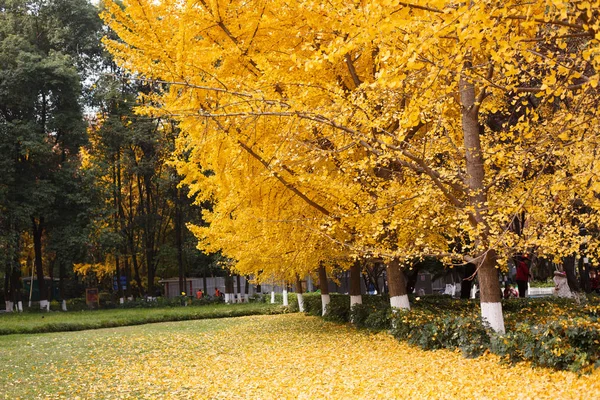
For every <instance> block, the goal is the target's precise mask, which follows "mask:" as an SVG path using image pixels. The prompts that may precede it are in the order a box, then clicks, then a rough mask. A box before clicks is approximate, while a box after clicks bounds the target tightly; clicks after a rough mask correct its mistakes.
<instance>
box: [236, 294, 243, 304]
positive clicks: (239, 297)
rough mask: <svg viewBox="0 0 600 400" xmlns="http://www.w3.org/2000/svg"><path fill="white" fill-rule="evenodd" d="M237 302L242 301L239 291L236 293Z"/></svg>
mask: <svg viewBox="0 0 600 400" xmlns="http://www.w3.org/2000/svg"><path fill="white" fill-rule="evenodd" d="M237 302H238V303H242V294H241V293H238V295H237Z"/></svg>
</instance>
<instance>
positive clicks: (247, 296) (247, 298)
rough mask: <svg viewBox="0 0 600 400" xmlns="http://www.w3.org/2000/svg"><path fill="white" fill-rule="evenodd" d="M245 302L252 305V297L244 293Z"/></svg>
mask: <svg viewBox="0 0 600 400" xmlns="http://www.w3.org/2000/svg"><path fill="white" fill-rule="evenodd" d="M244 301H245V302H246V303H250V295H249V294H247V293H244Z"/></svg>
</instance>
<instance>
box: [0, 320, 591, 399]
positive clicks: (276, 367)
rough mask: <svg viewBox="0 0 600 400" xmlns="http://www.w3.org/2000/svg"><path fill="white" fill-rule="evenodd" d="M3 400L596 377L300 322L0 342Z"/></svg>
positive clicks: (564, 386) (518, 394) (522, 392)
mask: <svg viewBox="0 0 600 400" xmlns="http://www.w3.org/2000/svg"><path fill="white" fill-rule="evenodd" d="M0 348H1V349H2V352H0V387H2V392H3V396H4V398H7V399H15V398H23V399H30V398H69V399H73V398H78V397H79V398H178V399H179V398H203V399H204V398H216V399H218V398H223V399H224V398H256V399H263V398H264V399H267V398H306V399H311V398H344V399H348V398H390V399H391V398H394V399H398V398H419V399H421V398H501V399H502V398H538V399H541V398H553V399H556V398H561V399H566V398H596V397H598V396H600V379H599V378H600V373H598V372H594V373H592V374H589V375H577V374H575V373H572V372H565V371H551V370H548V369H541V368H531V367H530V366H529V365H528V364H525V363H519V364H517V365H514V366H508V365H502V364H500V363H499V359H498V357H496V356H492V355H485V356H483V357H479V358H477V359H467V358H464V357H463V356H462V355H461V354H460V353H459V352H451V351H449V350H435V351H423V350H421V349H419V348H417V347H414V346H411V345H408V344H405V343H399V342H398V341H396V340H395V339H394V338H393V337H391V336H390V335H388V334H386V333H377V334H372V333H366V332H365V331H357V330H356V329H354V328H352V327H349V326H346V325H339V324H334V323H330V322H326V321H323V320H321V319H319V318H316V317H311V316H305V315H302V314H287V315H277V316H252V317H240V318H231V319H218V320H202V321H185V322H169V323H161V324H152V325H140V326H131V327H123V328H113V329H99V330H93V331H84V332H64V333H50V334H37V335H9V336H3V337H0Z"/></svg>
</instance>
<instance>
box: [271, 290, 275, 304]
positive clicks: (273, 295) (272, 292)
mask: <svg viewBox="0 0 600 400" xmlns="http://www.w3.org/2000/svg"><path fill="white" fill-rule="evenodd" d="M271 304H275V292H274V291H273V290H271Z"/></svg>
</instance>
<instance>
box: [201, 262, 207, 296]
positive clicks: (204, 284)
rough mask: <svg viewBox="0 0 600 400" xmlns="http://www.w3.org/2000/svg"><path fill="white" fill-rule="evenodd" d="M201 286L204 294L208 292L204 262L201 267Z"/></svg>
mask: <svg viewBox="0 0 600 400" xmlns="http://www.w3.org/2000/svg"><path fill="white" fill-rule="evenodd" d="M202 288H203V289H204V295H206V294H208V286H207V285H206V264H204V268H202Z"/></svg>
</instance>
